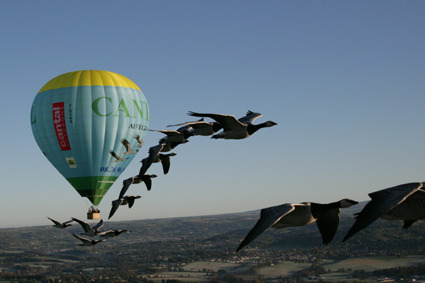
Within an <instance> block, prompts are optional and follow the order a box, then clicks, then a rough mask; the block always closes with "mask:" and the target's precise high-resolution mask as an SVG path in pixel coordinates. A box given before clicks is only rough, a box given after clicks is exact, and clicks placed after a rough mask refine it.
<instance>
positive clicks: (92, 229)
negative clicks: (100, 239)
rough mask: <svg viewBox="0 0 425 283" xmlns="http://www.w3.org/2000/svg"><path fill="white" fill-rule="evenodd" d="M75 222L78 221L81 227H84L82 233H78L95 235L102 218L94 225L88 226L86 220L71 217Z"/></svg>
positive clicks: (101, 224)
mask: <svg viewBox="0 0 425 283" xmlns="http://www.w3.org/2000/svg"><path fill="white" fill-rule="evenodd" d="M72 220H74V221H75V222H77V223H79V224H80V225H81V227H83V229H84V233H80V235H86V236H89V237H95V236H97V234H98V233H99V229H100V228H102V227H103V220H102V219H100V221H99V223H97V224H96V225H95V226H93V227H92V226H90V224H88V223H87V222H84V221H82V220H80V219H77V218H72Z"/></svg>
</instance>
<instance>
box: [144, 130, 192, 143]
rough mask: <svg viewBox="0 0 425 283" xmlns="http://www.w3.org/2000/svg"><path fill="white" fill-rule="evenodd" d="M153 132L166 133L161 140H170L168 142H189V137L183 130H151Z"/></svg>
mask: <svg viewBox="0 0 425 283" xmlns="http://www.w3.org/2000/svg"><path fill="white" fill-rule="evenodd" d="M151 131H153V132H160V133H163V134H165V135H167V136H166V137H165V138H162V139H161V140H160V142H161V141H168V142H178V143H185V142H187V141H188V140H187V138H186V137H185V136H184V134H183V133H182V132H179V131H174V130H151Z"/></svg>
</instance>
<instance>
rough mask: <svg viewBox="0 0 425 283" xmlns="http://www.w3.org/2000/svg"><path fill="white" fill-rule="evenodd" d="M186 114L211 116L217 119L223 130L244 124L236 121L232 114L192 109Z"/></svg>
mask: <svg viewBox="0 0 425 283" xmlns="http://www.w3.org/2000/svg"><path fill="white" fill-rule="evenodd" d="M188 114H189V115H190V116H195V117H208V118H211V119H213V120H215V121H217V123H219V124H220V125H221V126H222V127H223V130H225V131H226V130H229V129H235V128H238V127H243V126H244V124H243V123H241V122H240V121H238V120H237V119H236V118H235V116H233V115H226V114H216V113H196V112H192V111H189V112H188Z"/></svg>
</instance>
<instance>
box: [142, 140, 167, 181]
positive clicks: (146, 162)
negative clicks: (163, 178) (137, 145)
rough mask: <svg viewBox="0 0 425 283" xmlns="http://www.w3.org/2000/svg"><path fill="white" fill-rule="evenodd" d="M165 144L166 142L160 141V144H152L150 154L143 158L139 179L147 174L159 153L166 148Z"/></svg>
mask: <svg viewBox="0 0 425 283" xmlns="http://www.w3.org/2000/svg"><path fill="white" fill-rule="evenodd" d="M164 145H165V144H163V143H160V144H158V145H155V146H151V147H150V148H149V156H148V157H147V158H145V159H143V160H142V167H141V168H140V171H139V179H142V177H143V176H144V175H145V173H146V171H147V170H148V169H149V167H150V166H151V165H152V163H153V162H154V161H155V158H156V157H157V156H158V154H159V153H160V152H161V150H162V149H163V148H164Z"/></svg>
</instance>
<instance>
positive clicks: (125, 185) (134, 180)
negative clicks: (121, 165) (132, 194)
mask: <svg viewBox="0 0 425 283" xmlns="http://www.w3.org/2000/svg"><path fill="white" fill-rule="evenodd" d="M156 177H157V176H156V175H155V174H152V175H148V174H145V175H143V176H142V178H140V176H139V175H137V176H134V177H131V178H128V179H125V180H124V181H123V182H122V184H123V186H122V189H121V191H120V195H119V197H118V199H121V198H123V197H124V195H125V193H126V192H127V190H128V188H129V187H130V185H132V184H140V183H142V182H144V183H145V185H146V188H147V189H148V191H150V190H151V188H152V178H156Z"/></svg>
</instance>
